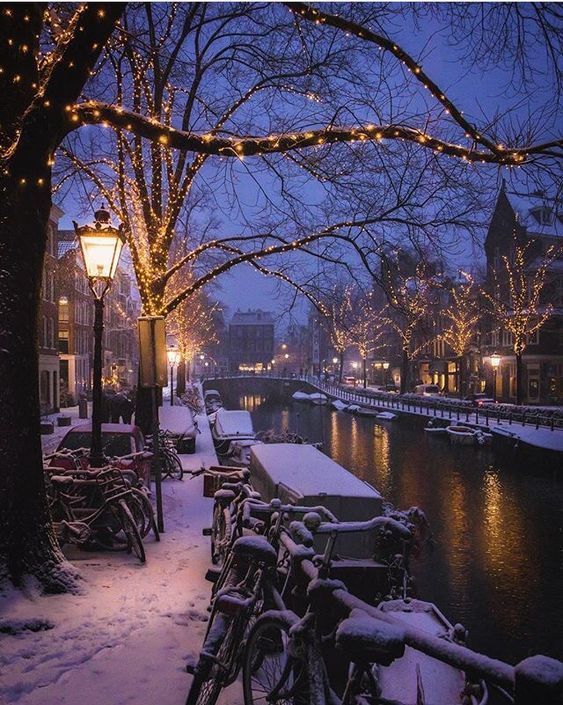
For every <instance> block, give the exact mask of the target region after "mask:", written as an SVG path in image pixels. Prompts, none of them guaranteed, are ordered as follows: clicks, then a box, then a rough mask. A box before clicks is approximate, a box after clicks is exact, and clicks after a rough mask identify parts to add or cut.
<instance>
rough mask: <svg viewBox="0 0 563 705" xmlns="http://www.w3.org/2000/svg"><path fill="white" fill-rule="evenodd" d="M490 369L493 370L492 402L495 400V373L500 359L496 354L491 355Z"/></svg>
mask: <svg viewBox="0 0 563 705" xmlns="http://www.w3.org/2000/svg"><path fill="white" fill-rule="evenodd" d="M490 359H491V367H492V368H493V401H496V400H497V372H498V368H499V366H500V361H501V360H502V357H501V356H500V355H499V354H498V353H493V354H492V355H491V358H490Z"/></svg>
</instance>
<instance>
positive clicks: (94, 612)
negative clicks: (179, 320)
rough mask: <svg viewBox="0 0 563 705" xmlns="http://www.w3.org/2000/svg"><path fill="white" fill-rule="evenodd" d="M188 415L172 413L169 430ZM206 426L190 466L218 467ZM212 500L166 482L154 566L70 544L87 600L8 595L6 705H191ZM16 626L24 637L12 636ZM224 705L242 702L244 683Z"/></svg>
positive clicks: (3, 599)
mask: <svg viewBox="0 0 563 705" xmlns="http://www.w3.org/2000/svg"><path fill="white" fill-rule="evenodd" d="M161 411H162V409H161ZM182 412H183V413H185V409H183V408H182V407H172V408H169V410H165V411H164V413H162V414H161V418H162V425H163V427H166V423H167V419H168V416H169V414H172V415H175V414H177V413H182ZM198 421H199V426H200V428H201V430H202V433H201V434H198V437H197V453H196V454H194V455H183V456H182V459H183V464H184V466H185V467H186V468H188V469H197V468H199V467H200V466H201V464H202V463H205V464H206V466H207V467H208V466H209V465H212V464H215V463H216V456H215V451H214V449H213V443H212V439H211V434H210V431H209V425H208V423H207V418H206V417H205V416H202V417H200V418H199V419H198ZM61 430H62V429H61ZM65 430H67V429H65ZM202 493H203V480H202V477H198V478H195V479H190V478H189V476H185V479H184V480H183V481H182V482H177V481H174V480H166V481H165V482H163V503H164V522H165V528H166V531H165V533H164V534H163V535H162V540H161V542H160V543H156V542H155V541H154V539H152V538H151V537H150V536H149V537H148V538H147V539H146V541H145V547H146V552H147V562H146V564H145V565H141V564H140V563H139V562H138V561H137V559H136V558H135V557H134V556H133V555H127V554H126V553H123V552H118V553H85V552H81V551H78V550H76V549H74V548H73V547H70V548H69V549H68V551H67V555H68V556H69V558H71V560H72V561H73V563H74V564H75V565H76V566H77V567H78V568H79V569H80V571H81V573H82V575H83V578H84V584H83V594H81V595H54V596H49V597H41V596H39V595H37V593H36V592H34V591H33V589H30V590H29V591H28V592H27V594H25V595H24V594H22V593H19V592H16V591H14V592H12V593H10V594H8V595H3V596H0V674H1V676H0V703H2V705H4V704H8V703H18V705H155V704H156V703H158V704H159V705H183V703H184V701H185V698H186V695H187V692H188V688H189V685H190V683H191V676H190V675H188V674H187V673H186V671H185V668H184V666H185V663H186V660H188V659H189V660H193V659H194V658H196V656H197V653H198V652H199V649H200V646H201V642H202V638H203V634H204V631H205V622H206V620H207V616H208V613H207V611H206V607H207V604H208V600H209V594H210V585H209V583H207V582H206V581H205V579H204V576H205V572H206V570H207V568H208V567H209V539H208V538H206V537H203V536H202V533H201V532H202V529H203V528H204V527H206V526H209V524H210V520H211V508H212V500H211V499H206V498H204V497H203V496H202ZM25 624H29V625H33V624H35V625H36V626H38V625H40V624H43V625H45V627H48V628H47V629H45V630H44V631H36V632H34V631H30V630H29V629H24V625H25ZM8 625H11V628H12V630H15V631H17V630H18V625H19V626H20V628H21V631H19V633H16V634H8V633H5V628H6V627H7V626H8ZM220 702H222V703H223V704H226V703H229V704H231V705H238V704H239V703H241V702H242V695H241V689H240V687H239V685H238V684H235V686H233V687H232V688H230V689H229V690H228V691H227V692H226V693H225V694H224V695H223V697H222V698H221V700H220Z"/></svg>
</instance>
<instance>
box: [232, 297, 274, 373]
mask: <svg viewBox="0 0 563 705" xmlns="http://www.w3.org/2000/svg"><path fill="white" fill-rule="evenodd" d="M274 330H275V326H274V317H273V315H272V313H270V311H262V310H260V309H256V310H250V309H249V310H248V311H240V310H237V311H236V313H235V314H234V315H233V317H232V319H231V322H230V323H229V367H230V370H231V372H238V371H254V372H261V371H262V370H266V369H268V367H269V366H270V365H271V361H272V359H273V355H274Z"/></svg>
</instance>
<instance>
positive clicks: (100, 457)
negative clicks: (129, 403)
mask: <svg viewBox="0 0 563 705" xmlns="http://www.w3.org/2000/svg"><path fill="white" fill-rule="evenodd" d="M94 219H95V220H94V224H93V225H82V226H79V225H78V223H76V222H74V221H73V225H74V230H75V232H76V235H77V236H78V240H79V241H80V249H81V250H82V257H83V258H84V266H85V267H86V276H87V277H88V284H89V285H90V289H91V290H92V293H93V295H94V375H93V385H92V441H91V444H90V458H89V462H90V465H91V466H92V467H101V466H102V465H103V464H104V453H103V448H102V335H103V331H104V297H105V295H106V293H107V291H108V289H109V288H110V286H111V283H112V281H113V278H114V276H115V270H116V269H117V263H118V262H119V256H120V255H121V250H122V248H123V245H124V243H125V234H124V232H123V225H122V224H120V225H119V227H118V228H116V227H114V226H113V225H112V223H111V219H110V214H109V211H107V210H106V209H105V208H104V206H103V204H102V207H101V208H100V209H99V210H97V211H96V212H95V213H94Z"/></svg>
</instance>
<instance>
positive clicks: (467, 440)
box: [446, 424, 477, 446]
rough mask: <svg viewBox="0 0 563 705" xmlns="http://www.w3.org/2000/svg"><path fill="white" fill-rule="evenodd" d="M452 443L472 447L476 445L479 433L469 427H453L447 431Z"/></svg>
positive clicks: (449, 427)
mask: <svg viewBox="0 0 563 705" xmlns="http://www.w3.org/2000/svg"><path fill="white" fill-rule="evenodd" d="M446 433H447V434H448V437H449V439H450V443H452V444H453V445H458V446H472V445H475V443H476V440H477V438H476V436H477V431H476V430H475V429H473V428H469V427H468V426H456V425H453V424H452V425H451V426H448V428H447V429H446Z"/></svg>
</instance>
